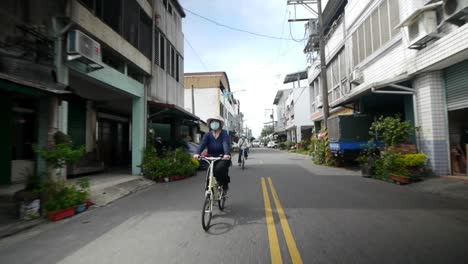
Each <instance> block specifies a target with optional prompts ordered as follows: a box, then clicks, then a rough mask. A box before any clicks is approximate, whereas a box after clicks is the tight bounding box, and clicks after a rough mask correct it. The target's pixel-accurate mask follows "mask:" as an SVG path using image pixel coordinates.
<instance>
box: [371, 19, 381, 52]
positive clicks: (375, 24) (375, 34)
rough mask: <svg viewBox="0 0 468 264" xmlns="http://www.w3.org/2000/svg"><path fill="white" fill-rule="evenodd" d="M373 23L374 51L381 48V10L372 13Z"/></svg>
mask: <svg viewBox="0 0 468 264" xmlns="http://www.w3.org/2000/svg"><path fill="white" fill-rule="evenodd" d="M371 25H372V31H371V32H372V52H374V51H376V50H378V49H379V48H380V29H379V12H378V10H377V11H376V12H374V13H372V16H371Z"/></svg>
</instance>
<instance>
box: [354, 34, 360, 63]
mask: <svg viewBox="0 0 468 264" xmlns="http://www.w3.org/2000/svg"><path fill="white" fill-rule="evenodd" d="M358 63H359V46H358V34H357V31H356V32H354V34H353V65H354V66H356V65H357V64H358Z"/></svg>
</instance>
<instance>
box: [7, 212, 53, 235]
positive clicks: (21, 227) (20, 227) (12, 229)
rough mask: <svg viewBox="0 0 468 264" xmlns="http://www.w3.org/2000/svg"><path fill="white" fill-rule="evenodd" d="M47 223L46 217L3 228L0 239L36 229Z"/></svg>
mask: <svg viewBox="0 0 468 264" xmlns="http://www.w3.org/2000/svg"><path fill="white" fill-rule="evenodd" d="M46 222H48V221H47V219H46V218H44V217H41V218H38V219H34V220H30V221H21V222H17V223H13V224H9V225H6V226H3V227H1V228H0V239H3V238H6V237H10V236H13V235H15V234H17V233H20V232H23V231H25V230H28V229H31V228H34V227H36V226H39V225H41V224H44V223H46Z"/></svg>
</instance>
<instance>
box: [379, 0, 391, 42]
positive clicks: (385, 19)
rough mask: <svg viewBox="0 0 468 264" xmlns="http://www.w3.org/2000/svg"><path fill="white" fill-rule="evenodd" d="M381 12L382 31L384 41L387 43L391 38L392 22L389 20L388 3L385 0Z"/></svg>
mask: <svg viewBox="0 0 468 264" xmlns="http://www.w3.org/2000/svg"><path fill="white" fill-rule="evenodd" d="M379 12H380V33H381V35H382V43H387V41H389V40H390V30H389V29H390V24H389V22H388V4H387V1H384V2H383V4H382V5H381V6H380V8H379Z"/></svg>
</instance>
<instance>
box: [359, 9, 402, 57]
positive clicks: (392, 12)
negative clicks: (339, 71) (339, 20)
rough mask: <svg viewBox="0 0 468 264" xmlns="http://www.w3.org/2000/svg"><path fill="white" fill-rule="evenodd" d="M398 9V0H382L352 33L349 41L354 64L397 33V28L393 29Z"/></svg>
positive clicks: (397, 19) (396, 23)
mask: <svg viewBox="0 0 468 264" xmlns="http://www.w3.org/2000/svg"><path fill="white" fill-rule="evenodd" d="M398 10H399V7H398V0H384V1H383V2H382V4H381V5H380V6H379V7H378V8H377V9H376V10H374V12H372V14H371V15H370V17H368V18H367V19H366V20H365V22H364V23H362V25H360V26H359V27H358V29H357V30H356V31H355V32H354V33H353V35H352V40H351V41H352V53H353V55H352V58H353V65H354V66H356V65H358V64H359V63H360V62H362V61H363V60H364V59H366V58H367V57H369V56H370V55H371V54H372V53H374V52H375V51H377V50H379V49H380V48H381V47H382V46H384V45H385V44H386V43H387V42H389V41H390V40H391V39H392V37H395V36H396V35H397V34H398V33H399V30H398V29H395V27H396V26H397V25H398V23H399V22H400V15H399V11H398Z"/></svg>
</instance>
